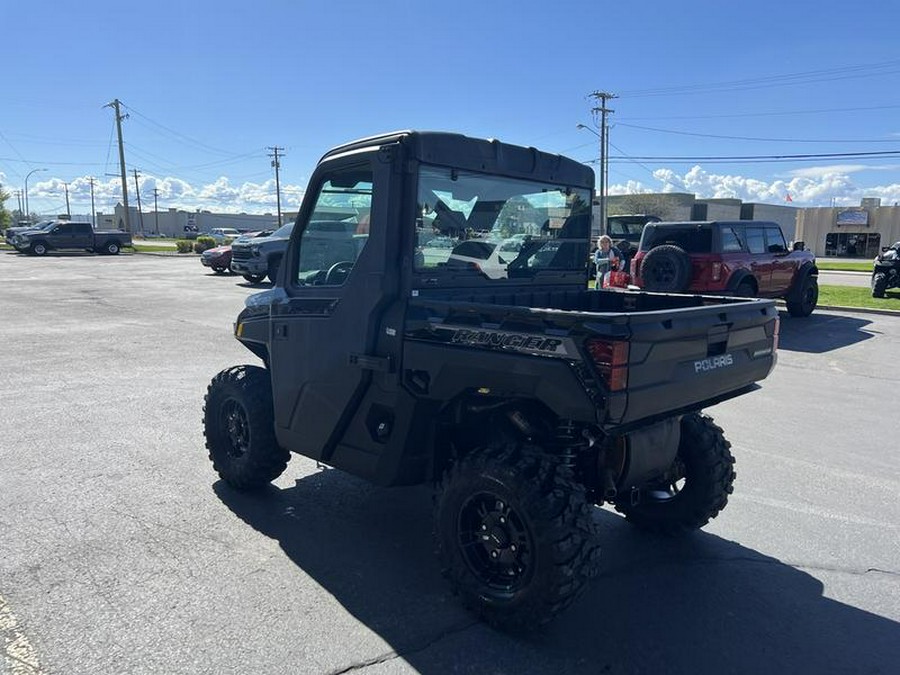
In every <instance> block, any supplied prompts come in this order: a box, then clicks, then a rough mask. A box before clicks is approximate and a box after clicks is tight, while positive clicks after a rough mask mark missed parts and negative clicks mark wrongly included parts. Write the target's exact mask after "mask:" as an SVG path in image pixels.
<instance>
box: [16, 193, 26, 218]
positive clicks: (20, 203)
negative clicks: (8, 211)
mask: <svg viewBox="0 0 900 675" xmlns="http://www.w3.org/2000/svg"><path fill="white" fill-rule="evenodd" d="M16 201H17V202H18V204H19V216H20V218H19V219H20V220H21V215H22V214H23V213H25V211H23V210H22V209H23V208H24V205H23V204H22V191H21V190H16ZM16 224H17V225H18V223H16Z"/></svg>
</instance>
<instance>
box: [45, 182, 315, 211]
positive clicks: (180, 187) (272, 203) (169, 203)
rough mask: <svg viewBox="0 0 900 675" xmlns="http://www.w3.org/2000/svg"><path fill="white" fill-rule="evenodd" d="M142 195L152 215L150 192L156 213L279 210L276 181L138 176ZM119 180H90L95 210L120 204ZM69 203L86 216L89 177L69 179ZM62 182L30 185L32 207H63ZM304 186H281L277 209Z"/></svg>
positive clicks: (286, 206) (291, 205) (296, 202)
mask: <svg viewBox="0 0 900 675" xmlns="http://www.w3.org/2000/svg"><path fill="white" fill-rule="evenodd" d="M138 184H139V186H140V191H141V206H142V209H143V210H144V211H152V210H153V204H154V194H153V191H154V190H157V191H158V192H157V194H156V203H157V205H158V207H159V210H160V211H164V210H166V209H170V208H174V209H182V210H185V211H196V210H198V209H199V210H203V211H212V212H221V213H262V212H267V213H274V212H275V210H276V207H277V200H276V194H275V180H274V179H271V180H266V181H264V182H262V183H253V182H249V181H248V182H244V183H241V184H240V185H232V183H231V181H230V179H229V178H228V177H227V176H220V177H219V178H217V179H216V180H215V181H213V182H211V183H205V184H202V185H199V186H195V185H192V184H191V183H189V182H188V181H185V180H182V179H181V178H175V177H172V176H165V177H162V178H160V177H157V176H153V175H150V174H141V175H140V176H139V178H138ZM121 186H122V181H121V179H119V178H116V177H107V178H103V179H100V178H95V179H94V203H95V208H96V210H97V211H101V212H108V211H110V210H111V208H112V206H113V205H114V204H116V203H117V202H121V201H122V187H121ZM68 189H69V200H70V202H71V204H72V211H73V212H82V211H84V212H87V211H89V209H90V204H91V183H90V177H89V176H82V177H79V178H75V179H73V180H71V181H68ZM65 190H66V187H65V183H64V181H62V180H60V179H59V178H50V179H47V180H44V181H40V182H38V183H35V184H34V185H29V188H28V194H29V198H30V201H31V202H32V204H34V203H35V200H36V199H38V200H44V201H45V202H53V204H54V206H57V205H59V204H65ZM304 192H305V186H301V185H291V184H289V183H282V184H281V208H282V210H283V211H289V210H296V209H297V208H299V206H300V201H301V200H302V199H303V194H304ZM128 201H129V205H131V206H134V205H136V203H137V200H136V199H135V190H134V181H133V180H129V181H128Z"/></svg>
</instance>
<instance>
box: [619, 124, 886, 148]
mask: <svg viewBox="0 0 900 675" xmlns="http://www.w3.org/2000/svg"><path fill="white" fill-rule="evenodd" d="M616 125H617V126H623V127H628V128H630V129H641V130H642V131H656V132H658V133H662V134H676V135H678V136H699V137H701V138H719V139H724V140H729V141H763V142H772V143H894V144H896V143H897V142H898V140H897V139H896V138H893V139H885V138H879V139H823V138H818V139H808V138H757V137H754V136H723V135H718V134H699V133H695V132H691V131H676V130H674V129H658V128H656V127H644V126H639V125H637V124H626V123H624V122H617V123H616Z"/></svg>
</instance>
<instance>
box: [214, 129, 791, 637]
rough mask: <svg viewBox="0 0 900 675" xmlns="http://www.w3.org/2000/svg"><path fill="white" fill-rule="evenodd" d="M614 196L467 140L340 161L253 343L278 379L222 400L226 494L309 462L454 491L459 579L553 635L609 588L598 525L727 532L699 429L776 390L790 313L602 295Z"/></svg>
mask: <svg viewBox="0 0 900 675" xmlns="http://www.w3.org/2000/svg"><path fill="white" fill-rule="evenodd" d="M593 184H594V174H593V171H592V170H591V169H590V168H589V167H586V166H584V165H582V164H580V163H578V162H576V161H574V160H571V159H567V158H564V157H561V156H558V155H551V154H545V153H543V152H540V151H538V150H536V149H534V148H525V147H518V146H513V145H509V144H505V143H501V142H499V141H488V140H479V139H474V138H468V137H465V136H461V135H456V134H448V133H435V132H429V133H425V132H421V133H420V132H398V133H394V134H388V135H384V136H378V137H372V138H367V139H363V140H360V141H356V142H353V143H349V144H347V145H344V146H341V147H338V148H335V149H334V150H332V151H330V152H329V153H327V154H326V155H325V156H324V157H323V158H322V160H321V161H320V162H319V165H318V167H317V168H316V170H315V172H314V173H313V176H312V178H311V180H310V183H309V190H308V191H307V193H306V196H305V197H304V200H303V204H302V206H301V209H300V213H299V214H298V217H297V221H296V225H295V227H294V229H293V232H292V234H291V237H290V240H289V243H288V246H287V249H286V251H285V255H284V258H283V260H282V261H281V264H280V265H279V268H278V273H277V276H276V283H275V286H274V287H273V288H272V289H270V290H266V291H264V292H262V293H259V294H256V295H253V296H251V297H250V298H248V300H247V303H246V307H245V309H244V310H243V311H242V312H241V314H240V315H239V316H238V319H237V322H236V323H235V328H234V331H235V336H236V337H237V339H238V340H240V341H241V343H243V344H244V345H245V346H246V347H247V348H248V349H249V350H250V351H252V352H253V353H254V354H256V355H257V356H258V357H259V358H260V359H261V360H262V361H263V364H264V366H265V367H262V368H261V367H258V366H250V365H246V366H235V367H232V368H228V369H226V370H224V371H222V372H220V373H219V374H218V375H216V376H215V377H214V378H213V380H212V382H211V383H210V385H209V388H208V391H207V395H206V399H205V406H204V433H205V437H206V446H207V449H208V451H209V455H210V458H211V460H212V462H213V466H214V468H215V470H216V471H217V472H218V473H219V475H220V476H221V478H222V479H224V480H225V481H226V482H227V483H229V484H230V485H231V486H233V487H235V488H237V489H253V488H259V487H262V486H264V485H266V484H267V483H268V482H269V481H271V480H273V479H275V478H276V477H278V476H279V475H280V474H281V473H282V472H283V471H284V469H285V468H286V465H287V462H288V459H289V457H290V453H291V452H294V453H299V454H301V455H305V456H307V457H310V458H313V459H315V460H317V461H318V462H321V463H324V464H328V465H331V466H334V467H337V468H339V469H342V470H345V471H348V472H350V473H352V474H355V475H357V476H360V477H363V478H365V479H367V480H369V481H372V482H374V483H377V484H380V485H411V484H420V483H421V484H430V485H434V486H436V495H435V500H434V533H435V540H436V549H437V551H438V556H439V559H440V563H441V566H442V569H443V572H444V574H445V576H446V577H447V578H448V579H449V581H450V584H451V586H452V587H453V589H454V590H455V591H456V592H457V593H458V594H459V595H460V596H461V597H462V600H463V602H464V604H466V605H467V606H468V607H469V608H470V609H472V610H473V611H474V612H475V613H476V614H478V615H479V616H481V617H483V618H484V619H485V620H487V621H489V622H490V623H492V624H495V625H499V626H504V627H511V628H518V627H531V626H534V625H536V624H541V623H543V622H545V621H547V620H548V619H550V618H551V617H553V616H554V615H555V614H557V613H558V612H559V611H561V610H562V609H563V608H565V607H566V606H568V605H569V604H570V603H571V602H572V600H573V599H574V598H575V597H576V595H577V594H578V593H579V592H580V591H581V590H582V588H583V587H584V586H585V584H586V582H587V580H588V579H589V578H590V577H592V576H593V575H594V574H595V572H596V571H597V561H598V555H599V541H598V534H597V530H596V526H595V523H594V519H593V514H592V509H594V508H595V507H596V506H601V505H603V504H610V505H612V506H613V507H614V508H616V509H617V510H619V511H620V512H622V513H623V514H625V516H626V518H627V520H628V521H629V522H630V523H632V524H634V525H636V526H638V527H640V528H642V529H645V530H649V531H653V532H663V533H667V534H678V533H682V532H689V531H691V530H695V529H697V528H699V527H702V526H703V525H705V524H706V523H707V522H708V521H709V519H710V518H713V517H715V516H716V515H717V514H718V513H719V511H720V510H721V509H722V508H723V507H724V506H725V504H726V502H727V499H728V495H729V494H730V493H731V491H732V483H733V481H734V478H735V473H734V470H733V463H734V459H733V457H732V455H731V451H730V444H729V443H728V441H727V440H725V437H724V435H723V433H722V430H721V429H720V428H719V427H718V426H716V425H715V424H714V423H713V421H712V419H711V418H710V417H708V416H707V415H705V414H703V413H702V412H701V410H702V409H704V408H706V407H708V406H711V405H714V404H716V403H718V402H720V401H724V400H726V399H730V398H732V397H735V396H738V395H740V394H742V393H745V392H747V391H750V390H751V389H753V388H756V386H757V385H756V384H755V383H756V382H757V381H759V380H762V379H763V378H765V377H766V376H767V375H768V374H769V373H770V371H771V370H772V368H773V367H774V365H775V361H776V346H777V337H778V314H777V311H776V309H775V305H774V302H773V301H772V300H758V299H740V298H726V297H704V296H699V295H690V296H688V295H676V294H663V293H649V292H642V291H602V290H601V291H596V290H588V288H587V278H586V272H585V267H584V260H585V259H586V257H587V254H588V247H589V241H590V224H591V197H592V188H593ZM325 222H332V223H339V224H340V226H339V227H337V226H335V227H323V223H325ZM373 536H378V535H377V534H376V533H373Z"/></svg>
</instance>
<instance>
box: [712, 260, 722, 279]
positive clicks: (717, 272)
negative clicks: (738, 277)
mask: <svg viewBox="0 0 900 675" xmlns="http://www.w3.org/2000/svg"><path fill="white" fill-rule="evenodd" d="M712 280H713V281H722V263H720V262H714V263H713V264H712Z"/></svg>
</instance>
